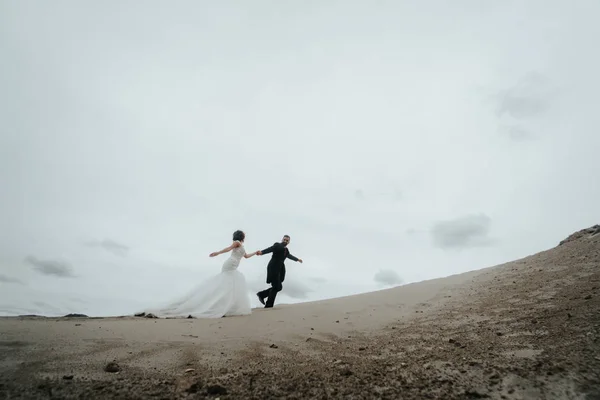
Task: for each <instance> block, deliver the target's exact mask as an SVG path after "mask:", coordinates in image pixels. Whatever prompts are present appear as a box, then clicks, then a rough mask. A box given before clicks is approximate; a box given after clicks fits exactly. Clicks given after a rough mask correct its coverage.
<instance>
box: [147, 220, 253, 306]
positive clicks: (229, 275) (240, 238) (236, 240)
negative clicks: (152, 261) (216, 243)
mask: <svg viewBox="0 0 600 400" xmlns="http://www.w3.org/2000/svg"><path fill="white" fill-rule="evenodd" d="M245 238H246V234H245V233H244V232H242V231H235V232H234V233H233V243H232V244H231V245H230V246H229V247H226V248H224V249H223V250H221V251H216V252H214V253H210V257H216V256H218V255H219V254H224V253H228V252H230V251H231V255H230V256H229V258H228V259H226V260H225V262H224V263H223V266H222V267H221V273H220V274H218V275H215V276H213V277H211V278H209V279H208V280H206V281H204V282H202V283H201V284H199V285H198V286H196V287H195V288H194V289H193V290H191V291H190V292H189V293H188V294H187V295H186V296H184V297H182V298H180V299H178V300H177V301H175V302H173V303H171V304H169V305H168V306H166V307H164V308H161V309H158V310H153V311H146V312H147V313H152V314H154V315H156V316H157V317H187V316H190V315H191V316H192V317H196V318H221V317H225V316H233V315H248V314H250V295H249V293H248V288H247V287H246V279H245V278H244V275H242V273H241V272H240V271H238V266H239V265H240V261H241V260H242V257H244V258H250V257H253V256H255V255H256V253H257V252H256V251H255V252H254V253H250V254H247V253H246V250H245V249H244V239H245Z"/></svg>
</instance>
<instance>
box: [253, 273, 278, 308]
mask: <svg viewBox="0 0 600 400" xmlns="http://www.w3.org/2000/svg"><path fill="white" fill-rule="evenodd" d="M281 289H283V285H282V284H281V281H280V280H279V279H278V280H275V281H271V287H270V288H268V289H265V290H263V291H261V292H258V295H259V296H260V297H261V298H263V299H264V298H265V297H266V298H267V302H266V303H265V307H266V308H271V307H273V304H275V297H277V293H278V292H280V291H281Z"/></svg>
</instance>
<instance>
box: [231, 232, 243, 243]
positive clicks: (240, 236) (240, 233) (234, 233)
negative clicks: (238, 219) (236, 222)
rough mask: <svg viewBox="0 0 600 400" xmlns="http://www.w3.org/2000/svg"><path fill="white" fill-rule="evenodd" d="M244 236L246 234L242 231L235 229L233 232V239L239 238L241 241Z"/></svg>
mask: <svg viewBox="0 0 600 400" xmlns="http://www.w3.org/2000/svg"><path fill="white" fill-rule="evenodd" d="M245 238H246V234H245V233H244V232H242V231H235V232H233V240H239V241H242V240H244V239H245Z"/></svg>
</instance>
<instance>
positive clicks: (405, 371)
mask: <svg viewBox="0 0 600 400" xmlns="http://www.w3.org/2000/svg"><path fill="white" fill-rule="evenodd" d="M592 234H593V232H592V231H585V232H582V233H581V234H579V235H572V236H570V237H569V238H570V239H569V240H568V241H566V242H564V243H562V244H561V245H560V246H557V247H556V248H553V249H550V250H548V251H544V252H541V253H539V254H536V255H533V256H530V257H527V258H524V259H522V260H518V261H514V262H511V263H507V264H503V265H499V266H496V267H492V268H487V269H483V270H479V271H475V272H469V273H466V274H461V275H455V276H451V277H448V278H443V279H436V280H431V281H425V282H419V283H416V284H411V285H406V286H401V287H398V288H393V289H389V290H383V291H379V292H373V293H367V294H363V295H357V296H349V297H344V298H339V299H333V300H327V301H318V302H312V303H303V304H295V305H285V306H277V307H276V308H274V309H270V310H264V309H257V310H253V314H252V315H251V316H245V317H228V318H220V319H212V320H201V319H147V318H135V317H120V318H41V317H13V318H8V317H7V318H0V399H2V398H7V399H8V398H10V399H15V398H27V399H31V398H82V399H95V398H131V399H145V398H154V399H173V398H205V397H209V398H217V397H218V398H221V399H228V398H232V399H265V398H269V399H270V398H290V399H304V398H319V399H328V398H351V399H362V398H364V399H371V398H388V399H398V398H406V399H423V398H442V399H470V398H473V399H475V398H491V399H537V398H542V399H600V341H599V338H600V234H596V235H592Z"/></svg>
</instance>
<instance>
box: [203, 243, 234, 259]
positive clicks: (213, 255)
mask: <svg viewBox="0 0 600 400" xmlns="http://www.w3.org/2000/svg"><path fill="white" fill-rule="evenodd" d="M239 246H240V243H239V242H233V243H232V244H231V246H229V247H225V248H224V249H223V250H221V251H215V252H214V253H210V255H209V257H216V256H218V255H219V254H223V253H228V252H230V251H231V250H233V249H235V248H236V247H239Z"/></svg>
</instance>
